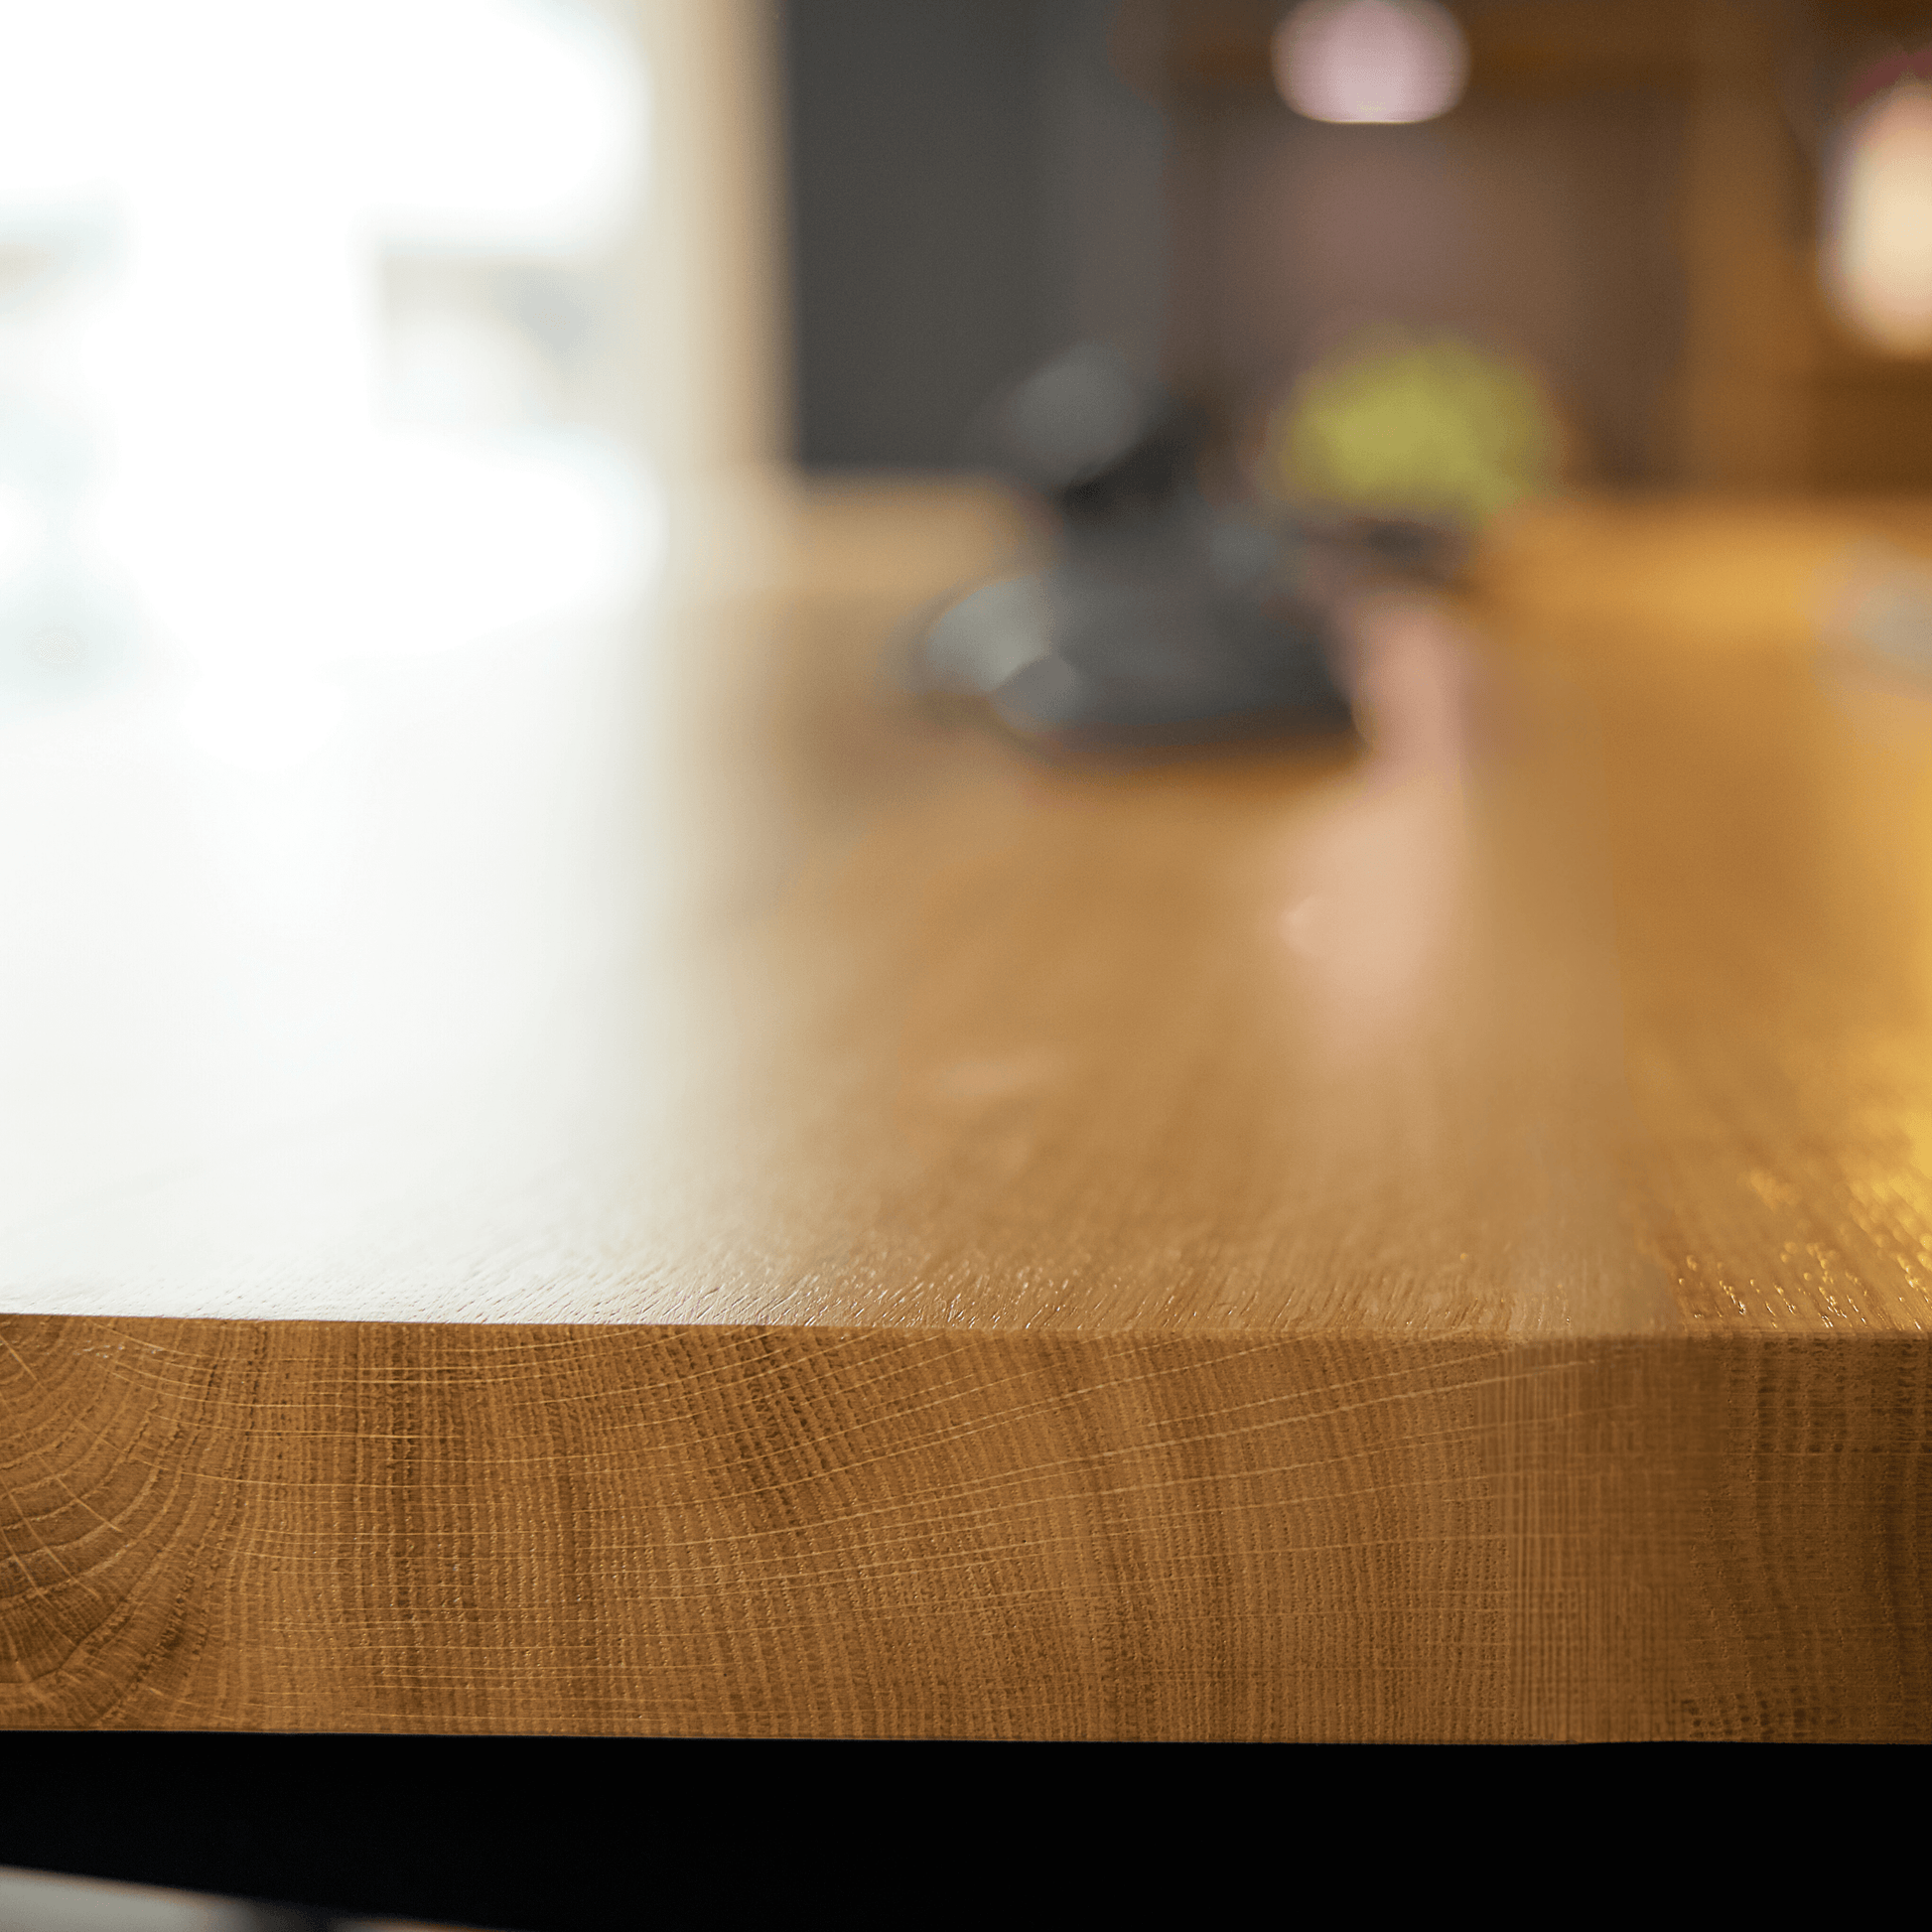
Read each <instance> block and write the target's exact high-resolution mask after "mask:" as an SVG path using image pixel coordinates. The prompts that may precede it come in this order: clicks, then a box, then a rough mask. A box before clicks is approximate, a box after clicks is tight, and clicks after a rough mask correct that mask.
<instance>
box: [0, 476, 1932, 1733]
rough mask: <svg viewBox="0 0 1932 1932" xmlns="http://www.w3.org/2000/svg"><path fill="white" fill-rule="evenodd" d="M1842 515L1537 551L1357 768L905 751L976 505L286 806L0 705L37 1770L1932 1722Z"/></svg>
mask: <svg viewBox="0 0 1932 1932" xmlns="http://www.w3.org/2000/svg"><path fill="white" fill-rule="evenodd" d="M1887 519H1888V520H1889V521H1888V525H1887ZM1881 525H1887V526H1888V527H1890V528H1891V529H1892V530H1893V531H1894V533H1895V534H1899V535H1902V536H1903V537H1904V538H1906V539H1907V540H1916V541H1918V542H1920V543H1921V544H1928V545H1932V511H1927V512H1923V513H1922V512H1920V511H1918V510H1915V509H1913V508H1910V507H1909V506H1908V507H1906V508H1903V509H1891V510H1885V511H1879V510H1873V511H1870V512H1863V511H1859V510H1857V509H1856V508H1848V509H1845V510H1842V511H1834V512H1831V513H1826V512H1823V511H1804V510H1797V509H1791V510H1785V509H1777V508H1761V509H1755V510H1753V509H1749V508H1732V509H1722V508H1714V507H1709V506H1705V507H1697V506H1688V505H1687V506H1678V507H1675V508H1662V509H1639V508H1625V509H1622V510H1615V509H1610V508H1601V507H1599V508H1595V509H1590V508H1576V509H1566V510H1564V511H1562V512H1549V513H1546V514H1545V515H1543V516H1542V517H1540V518H1537V519H1533V520H1530V521H1528V522H1525V523H1524V524H1522V525H1521V526H1519V527H1518V528H1516V529H1514V530H1512V531H1509V532H1506V533H1504V534H1503V535H1502V536H1500V537H1499V539H1498V542H1497V544H1496V546H1495V548H1494V550H1493V552H1492V554H1491V556H1490V557H1489V558H1488V559H1487V560H1486V561H1485V564H1484V566H1483V569H1482V572H1481V573H1480V576H1479V579H1478V582H1477V584H1476V586H1475V588H1474V590H1473V591H1472V592H1471V594H1470V596H1469V598H1468V599H1467V600H1465V602H1464V606H1463V608H1462V609H1461V610H1460V612H1459V614H1458V615H1457V618H1456V621H1458V622H1459V623H1460V624H1461V625H1462V626H1463V630H1464V633H1465V636H1466V641H1465V642H1464V643H1461V644H1456V643H1454V642H1452V641H1447V639H1448V637H1449V632H1448V631H1446V630H1445V628H1444V625H1443V622H1442V621H1440V620H1437V619H1429V618H1426V617H1417V616H1416V615H1415V614H1413V613H1412V614H1406V615H1405V614H1404V613H1402V612H1400V611H1397V612H1393V613H1389V614H1386V615H1385V617H1384V618H1383V619H1382V620H1380V621H1379V623H1378V626H1377V627H1376V628H1375V629H1374V630H1373V631H1372V635H1373V637H1374V638H1375V639H1376V644H1375V649H1376V652H1377V655H1376V656H1375V658H1374V662H1375V663H1376V664H1377V666H1378V667H1379V669H1378V671H1377V673H1376V675H1377V676H1378V678H1379V679H1380V684H1379V687H1378V688H1379V689H1380V691H1381V693H1382V697H1381V701H1380V707H1379V710H1378V713H1377V716H1378V724H1377V730H1376V746H1375V749H1374V750H1373V752H1371V753H1368V754H1365V755H1357V754H1354V753H1351V752H1349V751H1347V750H1346V749H1342V748H1336V747H1332V746H1330V747H1326V748H1322V747H1313V748H1304V749H1301V750H1293V749H1290V750H1276V751H1272V752H1268V753H1264V754H1250V755H1245V756H1242V757H1239V758H1226V759H1214V760H1207V761H1196V762H1192V763H1183V764H1176V765H1171V766H1170V765H1163V766H1154V767H1149V768H1146V769H1140V770H1131V771H1127V770H1113V771H1092V770H1076V769H1053V768H1049V767H1046V766H1043V765H1039V764H1036V763H1035V762H1032V761H1030V760H1029V759H1027V758H1025V757H1024V756H1023V755H1021V754H1019V753H1017V752H1015V751H1013V750H1011V749H1009V748H1008V747H1006V746H1004V745H1002V744H999V743H997V742H995V741H994V740H993V739H991V738H989V737H985V736H982V735H980V734H978V733H975V732H973V731H971V730H953V729H949V728H944V727H941V726H940V725H937V724H935V723H933V722H930V721H927V720H924V719H921V718H920V717H918V716H916V715H915V714H914V713H912V712H911V711H910V710H908V709H907V708H905V707H904V706H902V705H901V704H899V703H898V701H897V700H896V699H895V698H893V697H892V695H891V693H890V691H888V690H886V689H884V688H883V687H882V686H881V684H880V682H879V679H878V666H879V662H880V657H881V652H882V649H883V647H884V646H885V644H886V642H887V641H888V639H889V638H890V636H891V634H892V632H893V629H894V627H895V625H897V623H899V622H900V621H902V620H903V619H904V617H905V615H906V613H907V611H908V610H909V609H910V608H912V607H913V606H914V605H916V603H917V602H918V601H919V599H920V598H922V597H924V596H927V595H930V594H931V593H932V592H933V591H935V590H938V589H942V588H944V587H945V586H947V585H948V584H951V583H954V582H957V581H960V580H962V579H971V578H972V577H974V576H975V575H976V574H978V573H980V572H982V571H984V570H986V569H989V568H991V567H993V566H994V565H996V564H997V563H998V562H999V560H1000V559H1001V557H1002V556H1004V555H1005V554H1007V552H1008V551H1009V550H1010V547H1011V545H1012V543H1013V541H1014V539H1015V528H1016V526H1014V525H1013V524H1012V523H1011V521H1010V519H1009V518H1007V517H1006V516H1005V514H1004V513H1003V512H1002V511H1001V510H1000V509H999V507H998V506H997V504H989V503H988V502H987V501H986V500H984V499H981V498H977V497H975V496H973V495H971V494H970V493H964V492H959V491H947V490H937V491H931V492H926V493H923V494H921V493H920V492H917V491H907V492H903V493H900V494H897V495H894V494H886V495H883V496H880V497H878V498H876V499H875V498H869V497H867V496H865V495H864V494H863V493H860V494H858V495H848V496H842V497H833V498H829V499H827V500H825V501H823V502H821V503H819V504H818V506H817V507H816V508H815V509H813V510H812V511H811V513H810V515H809V516H808V517H807V519H806V522H805V523H804V525H803V526H802V529H803V534H804V539H805V540H804V541H803V542H802V543H801V547H800V550H799V553H798V555H797V556H796V557H795V558H793V559H791V560H790V562H789V564H787V565H786V570H787V572H788V573H789V574H788V575H787V576H785V577H783V578H782V579H781V580H780V588H778V589H776V590H773V591H771V592H769V593H768V594H764V593H761V594H759V595H758V596H746V597H744V598H741V599H738V600H736V601H733V600H724V601H721V602H718V603H715V604H713V605H711V606H709V607H707V608H702V609H699V608H683V609H678V610H673V611H667V612H665V613H662V614H660V616H659V618H658V619H657V620H656V621H654V622H653V623H652V624H651V625H650V626H648V627H647V628H646V630H645V631H644V632H643V633H642V634H634V633H632V634H624V635H621V636H612V637H601V638H580V639H572V640H559V639H555V638H550V639H542V638H539V639H525V640H522V641H520V642H518V641H514V640H512V641H511V642H507V643H504V644H503V645H501V646H492V647H488V648H483V649H479V650H477V651H474V652H472V653H471V654H469V655H468V656H467V657H465V658H463V659H462V660H461V661H449V662H444V663H440V664H436V665H406V666H393V665H391V666H377V667H373V668H370V669H368V670H367V671H366V673H358V674H357V676H356V678H355V679H351V683H350V687H349V691H348V708H347V711H346V713H345V717H346V721H347V722H346V724H345V727H344V728H343V730H342V732H341V733H340V734H339V736H338V739H337V741H336V742H335V743H334V745H333V746H332V748H331V749H330V750H329V751H328V752H327V753H326V754H324V755H321V756H319V758H318V759H317V760H316V761H314V762H313V763H311V764H310V765H305V766H300V767H297V768H296V769H294V770H292V771H283V772H280V773H271V774H269V775H263V774H261V773H248V772H244V773H238V774H236V773H230V774H226V775H223V774H221V773H220V772H219V771H218V770H217V769H216V767H213V766H210V765H207V764H206V762H198V761H197V759H196V757H195V756H194V755H192V754H191V753H190V752H188V751H187V750H184V749H183V748H182V747H181V746H179V745H177V744H176V743H175V741H174V740H172V739H170V738H169V737H168V735H167V730H166V728H165V727H164V725H163V724H160V723H156V722H155V720H156V719H157V718H159V717H160V716H161V714H160V712H158V711H152V710H151V709H150V710H143V709H142V708H141V707H140V706H139V705H136V704H135V703H134V702H133V701H132V700H130V701H129V702H128V704H127V705H125V706H122V707H121V709H119V710H115V709H114V708H113V706H111V705H109V706H108V707H107V709H106V710H105V711H103V710H101V709H99V707H96V708H95V709H94V710H92V711H88V712H86V713H85V715H84V717H83V715H82V713H81V712H80V711H76V712H75V714H74V715H73V717H72V718H70V719H69V720H68V721H67V722H66V723H65V724H57V723H50V722H48V721H46V720H43V721H42V722H41V723H40V724H38V725H35V726H34V727H33V728H32V729H31V730H29V729H28V728H27V727H25V726H20V727H18V728H17V729H13V735H12V737H11V738H10V740H9V742H8V745H7V748H6V757H5V762H4V767H3V768H0V808H4V823H5V825H6V827H7V830H6V832H5V834H4V846H0V854H3V855H4V856H3V858H0V864H4V866H5V868H6V873H5V878H4V880H0V887H3V888H4V893H5V903H6V906H7V909H8V917H9V924H10V927H11V933H12V936H11V937H10V939H9V943H8V947H7V953H6V960H5V963H4V965H0V976H4V983H3V984H0V994H4V998H5V1001H6V1007H5V1013H4V1018H0V1027H3V1028H4V1035H5V1037H4V1054H5V1061H6V1064H7V1066H8V1068H9V1072H8V1076H7V1077H8V1082H9V1089H8V1090H9V1100H8V1107H7V1113H8V1119H7V1134H8V1145H7V1147H6V1149H5V1158H6V1172H7V1173H8V1175H9V1176H10V1178H9V1180H8V1183H7V1186H8V1194H7V1200H6V1204H5V1217H4V1220H0V1227H3V1228H4V1236H3V1237H0V1289H3V1290H4V1296H5V1304H6V1306H7V1307H8V1308H9V1309H10V1310H11V1311H14V1312H12V1313H11V1314H10V1315H9V1316H8V1318H7V1319H6V1320H5V1321H4V1323H3V1324H0V1333H3V1334H4V1338H5V1342H6V1348H5V1352H4V1356H0V1388H3V1389H4V1401H5V1418H6V1429H5V1446H6V1447H5V1457H6V1465H7V1484H6V1492H5V1536H6V1549H7V1551H8V1554H9V1558H10V1561H9V1563H8V1566H7V1568H6V1570H5V1572H4V1573H3V1574H4V1581H0V1592H3V1593H0V1635H4V1639H5V1651H4V1654H5V1656H6V1657H7V1658H8V1659H9V1662H8V1664H7V1666H6V1668H5V1670H4V1672H0V1710H4V1712H5V1719H4V1722H5V1723H6V1724H8V1725H15V1726H43V1727H81V1726H123V1727H144V1728H234V1729H273V1730H310V1729H313V1730H327V1729H337V1730H389V1731H409V1730H419V1731H429V1730H435V1731H451V1732H461V1731H560V1732H576V1733H589V1732H635V1733H659V1734H664V1733H687V1734H699V1733H702V1734H713V1735H718V1734H729V1735H744V1736H771V1735H785V1736H794V1735H805V1736H876V1737H915V1736H918V1737H925V1736H970V1737H1091V1738H1098V1737H1126V1738H1338V1739H1458V1738H1459V1739H1482V1738H1493V1739H1509V1738H1531V1739H1534V1738H1602V1737H1622V1738H1636V1737H1711V1738H1721V1737H1730V1738H1758V1737H1765V1738H1897V1737H1925V1736H1927V1735H1932V1687H1929V1686H1928V1645H1927V1635H1928V1633H1927V1612H1926V1603H1927V1597H1926V1584H1925V1576H1926V1569H1927V1564H1928V1561H1932V1519H1929V1518H1928V1512H1929V1511H1932V1480H1927V1479H1926V1478H1925V1475H1924V1471H1925V1468H1926V1452H1927V1444H1928V1399H1929V1394H1932V1390H1929V1381H1932V1378H1929V1376H1928V1354H1927V1341H1926V1334H1925V1327H1924V1324H1925V1322H1926V1319H1927V1310H1928V1306H1932V1304H1929V1301H1928V1286H1927V1284H1928V1281H1929V1280H1932V1275H1928V1269H1932V703H1928V702H1927V701H1926V700H1924V699H1920V698H1917V697H1915V696H1912V695H1910V694H1909V693H1904V692H1900V691H1897V690H1888V689H1884V688H1881V687H1879V686H1877V685H1875V684H1872V683H1870V682H1868V681H1866V682H1861V681H1859V680H1857V679H1856V678H1852V677H1849V676H1846V675H1841V674H1839V673H1828V672H1826V671H1822V670H1821V668H1820V667H1819V665H1818V663H1817V662H1816V661H1815V657H1814V653H1813V650H1812V647H1811V642H1810V634H1811V633H1810V628H1809V622H1808V617H1807V608H1806V604H1805V599H1806V597H1807V596H1808V595H1809V590H1808V586H1809V585H1810V583H1811V582H1812V579H1813V577H1814V575H1815V572H1816V571H1817V569H1818V568H1819V567H1821V566H1822V565H1824V564H1826V563H1827V562H1829V560H1830V559H1831V558H1832V556H1833V555H1834V554H1835V552H1836V550H1837V548H1838V546H1839V545H1841V544H1842V543H1843V542H1844V541H1846V540H1847V539H1849V538H1853V537H1856V536H1857V535H1858V534H1859V533H1860V532H1862V531H1866V530H1870V529H1873V528H1877V527H1880V526H1881ZM786 585H788V586H789V588H786V587H785V586H786ZM103 702H105V701H103ZM10 729H12V728H10Z"/></svg>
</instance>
